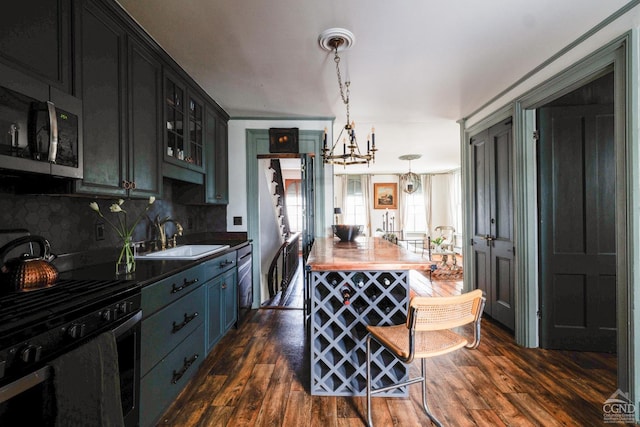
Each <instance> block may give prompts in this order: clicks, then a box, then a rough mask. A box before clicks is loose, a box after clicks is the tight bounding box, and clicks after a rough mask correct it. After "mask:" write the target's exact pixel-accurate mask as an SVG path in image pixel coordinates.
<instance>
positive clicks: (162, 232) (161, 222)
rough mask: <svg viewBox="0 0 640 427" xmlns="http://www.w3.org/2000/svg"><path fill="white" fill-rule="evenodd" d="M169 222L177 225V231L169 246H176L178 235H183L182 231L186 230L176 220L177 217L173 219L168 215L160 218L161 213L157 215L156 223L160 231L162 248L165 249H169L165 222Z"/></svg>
mask: <svg viewBox="0 0 640 427" xmlns="http://www.w3.org/2000/svg"><path fill="white" fill-rule="evenodd" d="M167 222H172V223H173V225H175V227H176V232H175V234H174V235H173V237H171V238H170V239H169V247H175V246H176V237H177V236H182V231H183V230H184V229H183V228H182V225H181V224H180V223H179V222H178V221H176V220H175V219H172V218H171V217H166V218H164V219H162V220H161V219H160V215H158V216H156V220H155V221H154V225H155V227H156V229H157V231H158V237H159V240H160V250H165V249H167V233H166V230H165V228H164V227H165V224H166V223H167Z"/></svg>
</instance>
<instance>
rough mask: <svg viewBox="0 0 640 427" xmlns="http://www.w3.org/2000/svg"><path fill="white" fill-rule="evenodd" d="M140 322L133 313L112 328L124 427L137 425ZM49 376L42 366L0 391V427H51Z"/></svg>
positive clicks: (52, 399)
mask: <svg viewBox="0 0 640 427" xmlns="http://www.w3.org/2000/svg"><path fill="white" fill-rule="evenodd" d="M141 320H142V311H137V312H135V313H133V314H132V315H130V316H127V317H126V318H125V319H123V320H122V321H121V322H119V323H118V324H117V325H115V327H114V328H112V331H113V333H114V336H115V338H116V343H117V351H118V368H119V376H120V396H121V402H122V412H123V417H124V423H125V426H127V427H129V426H136V425H138V417H139V401H140V390H139V385H140V330H141V328H140V326H141V323H140V322H141ZM50 362H51V361H50ZM51 373H52V368H51V366H49V365H45V366H44V367H41V368H40V369H37V370H35V371H33V372H31V373H29V374H27V375H24V376H23V377H21V378H19V379H17V380H15V381H13V382H11V383H9V384H7V385H4V386H2V387H0V426H2V427H10V426H31V425H33V426H36V425H37V426H53V425H54V421H55V413H56V412H55V411H56V408H55V397H54V395H55V390H54V386H53V380H52V375H51Z"/></svg>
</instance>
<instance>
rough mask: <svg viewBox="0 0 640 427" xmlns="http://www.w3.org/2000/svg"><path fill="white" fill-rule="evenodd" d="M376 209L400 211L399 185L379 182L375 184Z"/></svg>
mask: <svg viewBox="0 0 640 427" xmlns="http://www.w3.org/2000/svg"><path fill="white" fill-rule="evenodd" d="M373 208H374V209H398V184H396V183H395V182H384V183H382V182H378V183H374V184H373Z"/></svg>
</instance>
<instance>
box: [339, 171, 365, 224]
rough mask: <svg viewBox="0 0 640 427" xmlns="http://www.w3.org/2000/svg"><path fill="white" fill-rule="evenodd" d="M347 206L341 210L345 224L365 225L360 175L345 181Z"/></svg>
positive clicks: (351, 176)
mask: <svg viewBox="0 0 640 427" xmlns="http://www.w3.org/2000/svg"><path fill="white" fill-rule="evenodd" d="M346 203H347V205H346V206H345V207H343V208H342V213H343V219H344V220H343V222H344V223H345V224H355V225H366V220H367V216H366V213H365V209H366V206H365V205H364V195H363V194H362V182H361V180H360V175H349V177H348V179H347V197H346Z"/></svg>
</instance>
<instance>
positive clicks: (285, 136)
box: [269, 128, 298, 153]
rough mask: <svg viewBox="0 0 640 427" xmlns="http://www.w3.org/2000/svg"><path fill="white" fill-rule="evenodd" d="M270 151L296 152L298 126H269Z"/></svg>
mask: <svg viewBox="0 0 640 427" xmlns="http://www.w3.org/2000/svg"><path fill="white" fill-rule="evenodd" d="M269 152H270V153H297V152H298V128H270V129H269Z"/></svg>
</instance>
